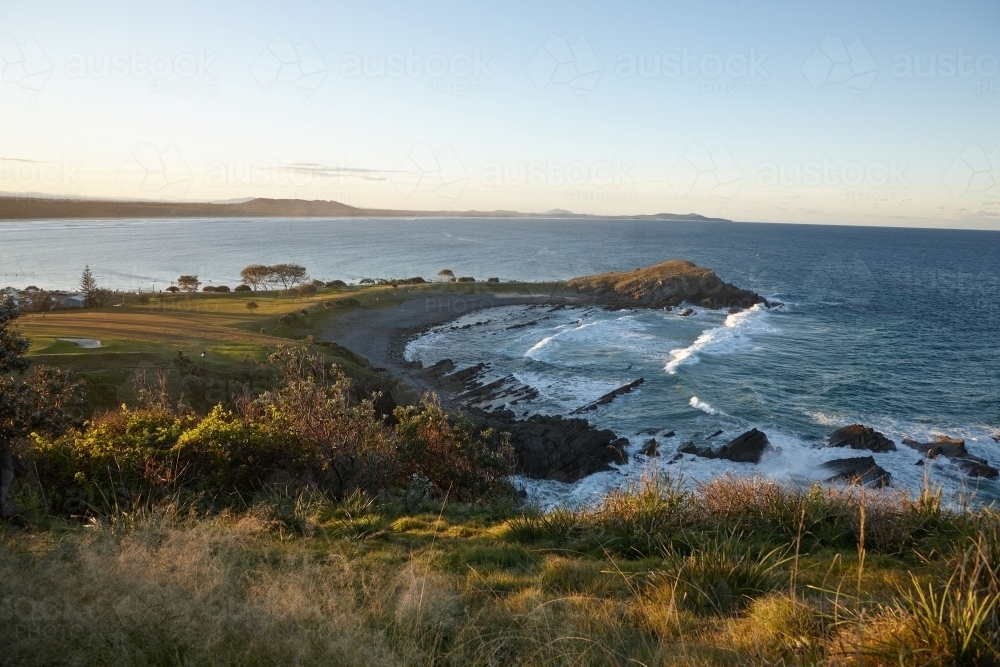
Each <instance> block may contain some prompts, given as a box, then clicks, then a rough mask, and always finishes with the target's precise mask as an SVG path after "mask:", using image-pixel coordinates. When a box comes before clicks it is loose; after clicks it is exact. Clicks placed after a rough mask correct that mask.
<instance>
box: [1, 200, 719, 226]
mask: <svg viewBox="0 0 1000 667" xmlns="http://www.w3.org/2000/svg"><path fill="white" fill-rule="evenodd" d="M61 218H73V219H87V218H543V219H544V218H573V219H587V218H600V219H611V220H667V221H670V220H696V221H699V222H730V221H729V220H726V219H724V218H709V217H705V216H703V215H698V214H697V213H686V214H679V213H654V214H649V215H592V214H588V213H571V212H570V211H566V210H563V209H553V210H551V211H547V212H545V213H522V212H519V211H504V210H498V211H472V210H470V211H408V210H396V209H379V208H359V207H356V206H349V205H347V204H342V203H340V202H337V201H329V200H306V199H264V198H256V199H248V200H243V201H227V202H168V201H144V200H125V199H89V198H56V197H45V196H39V195H27V196H14V195H0V220H45V219H61Z"/></svg>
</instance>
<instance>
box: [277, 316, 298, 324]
mask: <svg viewBox="0 0 1000 667" xmlns="http://www.w3.org/2000/svg"><path fill="white" fill-rule="evenodd" d="M294 321H295V315H282V316H281V317H279V318H278V323H279V324H291V323H292V322H294Z"/></svg>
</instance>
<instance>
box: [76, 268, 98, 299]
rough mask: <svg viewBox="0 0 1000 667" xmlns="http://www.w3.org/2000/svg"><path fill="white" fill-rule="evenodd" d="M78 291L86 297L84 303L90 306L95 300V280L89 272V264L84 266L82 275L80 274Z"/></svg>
mask: <svg viewBox="0 0 1000 667" xmlns="http://www.w3.org/2000/svg"><path fill="white" fill-rule="evenodd" d="M80 293H81V294H83V296H84V297H86V301H85V305H86V306H87V307H88V308H90V307H92V306H93V305H94V303H95V301H97V280H95V279H94V274H93V273H91V272H90V265H89V264H88V265H87V266H85V267H84V269H83V275H82V276H80Z"/></svg>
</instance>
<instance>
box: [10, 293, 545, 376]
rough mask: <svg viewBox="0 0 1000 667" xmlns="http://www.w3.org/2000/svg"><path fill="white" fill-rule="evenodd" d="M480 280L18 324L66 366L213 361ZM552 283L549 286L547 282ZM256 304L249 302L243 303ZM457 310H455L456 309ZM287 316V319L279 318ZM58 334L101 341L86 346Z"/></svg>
mask: <svg viewBox="0 0 1000 667" xmlns="http://www.w3.org/2000/svg"><path fill="white" fill-rule="evenodd" d="M485 287H486V286H485V285H484V284H483V283H475V284H456V283H444V284H442V283H433V284H425V285H406V286H404V285H400V286H392V285H372V286H363V287H348V288H321V289H319V290H318V292H316V293H314V294H309V295H305V296H290V295H288V294H286V293H282V292H279V291H259V292H250V293H247V292H244V293H227V294H216V293H205V292H198V293H194V294H191V295H187V294H180V295H167V294H159V295H154V296H149V295H146V296H145V297H144V298H143V297H140V296H138V295H136V294H116V295H114V296H113V298H112V301H113V302H115V303H116V304H117V305H114V306H105V307H102V308H96V309H87V310H70V311H55V312H48V313H45V314H44V315H42V314H40V313H25V314H24V315H23V316H22V317H21V318H20V319H19V320H18V324H19V325H20V326H21V329H22V331H23V332H24V334H25V335H27V336H28V337H29V338H30V339H31V350H30V352H29V354H30V355H31V356H32V357H35V358H36V360H37V361H39V362H41V363H46V364H53V365H57V366H64V367H67V366H68V367H76V368H80V369H88V368H113V367H115V366H122V367H128V366H131V365H134V362H136V361H140V360H141V361H142V362H143V363H144V364H148V363H155V362H156V360H157V359H160V360H162V361H164V362H166V361H168V360H169V358H171V357H173V356H175V355H177V353H178V352H179V351H183V352H184V354H185V355H188V356H197V355H200V354H201V353H203V352H204V353H206V355H207V356H210V357H211V358H212V360H213V361H214V362H216V363H218V362H226V361H232V362H235V361H238V360H240V359H244V358H246V357H250V358H252V359H263V358H264V357H265V356H266V355H267V353H268V351H270V350H273V349H274V348H276V347H277V346H279V345H282V344H286V343H288V342H289V340H304V339H306V337H307V336H314V337H315V338H316V339H317V340H318V339H320V337H321V336H322V334H323V332H324V330H325V329H326V326H327V324H328V322H329V320H330V318H335V317H337V316H338V315H342V314H343V313H345V312H348V311H350V310H354V309H356V308H380V307H386V306H391V305H394V304H397V303H399V302H400V301H402V300H404V299H407V298H411V297H414V296H417V295H419V296H427V297H434V296H437V295H473V294H476V293H478V292H480V291H481V290H483V289H484V288H485ZM540 287H543V286H542V285H532V284H527V283H506V284H502V285H500V284H492V285H490V286H489V288H488V289H489V290H490V291H491V292H504V293H520V292H528V291H534V290H537V289H539V288H540ZM544 288H545V289H552V285H544ZM251 301H252V302H255V303H256V304H257V305H258V308H256V309H254V310H253V311H251V310H249V309H247V307H246V306H247V303H248V302H251ZM457 314H458V313H456V315H457ZM284 315H290V316H291V317H292V320H293V321H292V322H288V321H287V319H286V321H282V316H284ZM63 338H83V339H94V340H98V341H100V347H96V348H89V349H88V348H83V347H80V346H78V345H77V344H76V343H74V342H69V341H64V340H60V339H63Z"/></svg>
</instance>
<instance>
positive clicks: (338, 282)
mask: <svg viewBox="0 0 1000 667" xmlns="http://www.w3.org/2000/svg"><path fill="white" fill-rule="evenodd" d="M326 286H327V287H347V283H345V282H344V281H343V280H331V281H330V282H328V283H326Z"/></svg>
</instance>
